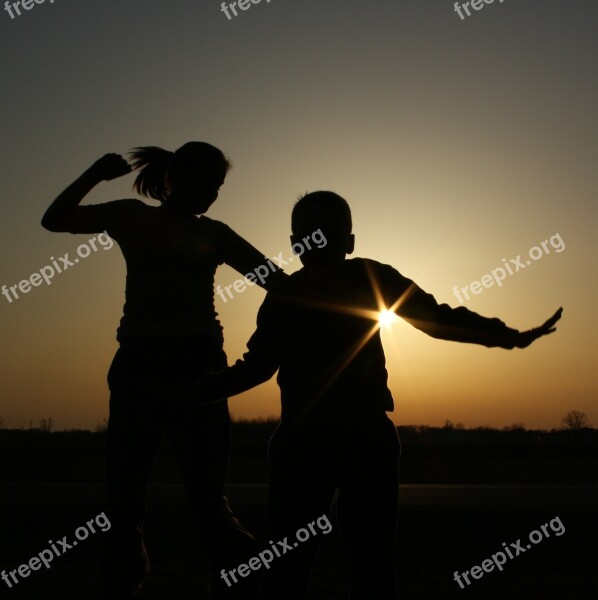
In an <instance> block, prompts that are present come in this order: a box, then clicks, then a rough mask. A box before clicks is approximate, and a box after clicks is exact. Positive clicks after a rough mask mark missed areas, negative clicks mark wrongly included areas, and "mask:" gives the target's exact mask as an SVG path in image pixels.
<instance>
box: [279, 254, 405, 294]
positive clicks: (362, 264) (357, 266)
mask: <svg viewBox="0 0 598 600" xmlns="http://www.w3.org/2000/svg"><path fill="white" fill-rule="evenodd" d="M338 274H339V275H340V279H342V280H344V281H345V282H354V283H355V284H358V283H359V282H361V281H364V282H370V281H371V278H372V277H374V278H375V279H382V280H388V279H389V278H395V277H403V276H402V275H401V274H400V273H399V272H398V271H397V269H395V268H394V267H393V266H391V265H387V264H384V263H381V262H379V261H377V260H373V259H371V258H362V257H357V258H348V259H346V260H344V261H343V262H342V263H341V264H340V265H339V267H338ZM310 281H311V275H310V272H309V270H308V269H306V268H305V267H303V268H302V269H299V271H295V272H294V273H291V274H290V275H289V276H288V277H285V278H284V279H282V280H281V281H280V282H279V283H278V284H277V285H276V288H275V291H276V292H278V293H280V294H283V295H284V294H293V293H295V292H297V291H301V290H303V289H305V287H306V286H307V287H309V283H310ZM273 291H274V290H273Z"/></svg>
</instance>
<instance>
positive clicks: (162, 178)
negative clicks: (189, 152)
mask: <svg viewBox="0 0 598 600" xmlns="http://www.w3.org/2000/svg"><path fill="white" fill-rule="evenodd" d="M129 154H130V156H131V159H132V160H131V162H132V165H133V169H135V170H139V173H138V174H137V177H136V178H135V183H134V184H133V188H134V189H135V190H136V191H137V192H138V193H139V194H141V195H142V196H146V197H149V198H154V199H155V200H159V201H160V202H165V201H166V200H168V190H167V187H166V174H167V173H168V169H169V167H170V165H171V163H172V159H173V158H174V152H170V151H169V150H164V149H163V148H158V147H157V146H142V147H139V148H133V150H132V151H131V152H130V153H129Z"/></svg>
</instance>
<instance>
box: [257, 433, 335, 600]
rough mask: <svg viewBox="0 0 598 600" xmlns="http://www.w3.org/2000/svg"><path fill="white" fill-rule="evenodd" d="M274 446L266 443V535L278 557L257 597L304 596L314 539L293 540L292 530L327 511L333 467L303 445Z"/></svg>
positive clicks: (332, 487) (316, 540) (294, 599)
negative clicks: (262, 591)
mask: <svg viewBox="0 0 598 600" xmlns="http://www.w3.org/2000/svg"><path fill="white" fill-rule="evenodd" d="M275 446H276V444H275V443H271V445H270V478H269V502H270V525H271V537H270V539H271V540H272V542H273V543H274V545H275V546H276V548H277V549H278V550H279V553H280V554H281V556H276V555H275V554H274V552H272V554H273V559H272V562H271V563H270V569H269V570H267V571H266V573H265V574H264V595H263V598H264V600H280V599H282V598H284V600H304V598H305V593H306V590H307V586H308V583H309V577H310V572H311V569H312V566H313V563H314V560H315V558H316V554H317V551H318V547H319V544H320V537H319V536H313V535H310V537H309V538H308V539H307V540H306V541H304V542H299V541H298V540H297V537H296V532H297V531H298V530H299V529H301V528H307V527H308V525H309V523H312V522H313V521H316V520H317V519H318V517H321V516H322V515H323V514H328V513H329V511H330V505H331V503H332V498H333V496H334V490H335V487H336V486H335V482H334V476H333V470H332V468H331V464H330V460H329V457H325V456H324V454H320V455H318V452H317V450H316V451H314V448H313V447H309V444H307V445H305V446H303V447H302V448H298V447H295V448H290V447H288V446H287V447H286V448H285V447H281V446H280V445H278V446H277V447H275ZM295 544H297V545H295ZM291 548H292V550H291ZM265 549H268V547H266V548H265Z"/></svg>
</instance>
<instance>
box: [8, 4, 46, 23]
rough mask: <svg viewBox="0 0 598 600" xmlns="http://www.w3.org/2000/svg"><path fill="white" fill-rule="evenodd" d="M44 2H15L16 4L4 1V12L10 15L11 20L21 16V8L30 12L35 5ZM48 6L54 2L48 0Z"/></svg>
mask: <svg viewBox="0 0 598 600" xmlns="http://www.w3.org/2000/svg"><path fill="white" fill-rule="evenodd" d="M44 2H45V0H17V1H16V2H9V1H8V0H6V2H5V3H4V10H5V11H6V12H7V13H8V14H9V15H10V18H11V19H14V18H15V15H16V16H17V17H20V16H21V14H22V13H21V10H20V9H21V8H22V9H23V10H31V9H32V8H33V7H34V6H35V5H36V4H43V3H44ZM50 4H54V0H50Z"/></svg>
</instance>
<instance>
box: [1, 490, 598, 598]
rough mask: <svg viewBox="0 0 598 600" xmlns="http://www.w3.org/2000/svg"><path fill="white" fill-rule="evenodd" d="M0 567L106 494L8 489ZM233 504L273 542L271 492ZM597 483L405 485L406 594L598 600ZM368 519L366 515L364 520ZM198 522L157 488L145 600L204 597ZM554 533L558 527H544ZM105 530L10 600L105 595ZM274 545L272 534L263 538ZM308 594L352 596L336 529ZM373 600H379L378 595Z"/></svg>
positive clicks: (242, 495)
mask: <svg viewBox="0 0 598 600" xmlns="http://www.w3.org/2000/svg"><path fill="white" fill-rule="evenodd" d="M0 492H1V493H2V496H1V498H2V500H0V509H1V514H2V535H1V539H2V545H1V551H0V565H1V566H2V568H3V569H9V570H12V569H14V568H17V567H18V565H19V564H21V563H23V562H26V561H28V560H29V558H31V557H32V556H33V555H34V554H36V553H38V552H39V551H41V550H43V549H44V548H46V547H47V546H48V543H47V542H48V540H49V539H52V540H57V539H61V538H62V536H63V535H65V534H68V535H69V538H72V537H73V533H74V530H75V529H76V528H77V527H78V526H80V525H82V524H84V523H85V522H86V521H88V520H89V519H91V518H93V517H95V516H96V515H97V514H98V513H99V512H101V510H102V506H101V504H100V503H99V502H98V500H97V498H98V496H101V487H99V486H95V485H93V486H90V485H76V486H73V485H48V484H46V485H38V484H12V485H6V484H5V485H1V486H0ZM231 497H232V499H233V502H234V505H235V508H236V510H237V512H238V513H239V515H240V516H241V517H242V519H243V520H244V521H245V522H246V524H247V525H248V526H249V527H250V528H251V529H253V530H254V532H255V533H256V534H258V535H259V536H260V537H261V538H264V537H265V536H266V535H267V519H266V506H265V502H264V500H265V488H264V487H263V486H233V487H232V489H231ZM597 499H598V487H597V486H579V487H556V486H555V487H521V486H420V485H417V486H409V485H406V486H405V487H404V488H403V492H402V496H401V508H400V515H401V520H400V529H399V535H398V542H399V553H398V569H399V577H400V598H401V599H405V600H421V599H424V598H425V599H427V598H441V599H447V598H448V599H452V598H455V599H456V598H459V599H465V598H470V599H476V600H477V599H479V600H482V599H484V600H486V599H487V600H492V599H495V598H496V599H498V598H501V599H503V598H509V599H513V600H519V599H521V600H524V599H525V600H533V599H538V600H540V599H542V600H544V599H554V600H557V599H558V600H561V599H562V600H574V599H588V600H590V599H592V600H593V599H595V598H596V596H597V591H598V572H597V571H598V570H597V567H598V560H597V559H598V550H597V549H596V542H595V536H596V533H598V527H597V525H598V514H597V511H596V505H597ZM557 516H558V517H560V519H561V522H562V523H563V525H564V527H565V533H564V534H563V535H561V536H560V537H556V536H555V535H554V533H552V535H551V536H550V537H549V538H545V539H543V540H542V541H541V542H540V543H539V544H538V545H537V546H533V547H532V548H531V549H530V550H528V551H526V553H525V554H524V555H521V556H518V557H515V558H513V559H511V560H508V561H507V563H506V564H505V566H504V570H503V571H502V572H497V571H496V569H495V570H494V571H493V572H491V573H486V574H484V576H483V577H482V578H481V579H479V580H474V581H473V582H472V584H471V585H470V586H469V587H467V588H466V589H464V590H461V589H460V587H459V586H458V584H457V583H456V582H455V581H454V580H453V572H454V571H455V570H459V571H460V572H463V571H465V570H466V569H470V568H471V567H472V566H474V565H480V564H481V562H482V561H483V560H484V559H486V558H489V557H490V556H491V555H492V554H493V553H495V552H498V551H499V550H501V549H502V542H506V543H507V544H509V543H510V542H514V541H516V540H517V539H519V538H521V539H522V542H523V543H524V545H525V543H526V542H527V536H528V534H529V532H530V531H532V530H534V529H539V528H540V526H541V525H542V524H544V523H548V522H549V520H550V519H553V518H555V517H557ZM364 519H367V515H364ZM191 521H192V519H191V515H190V513H189V511H188V508H187V506H186V502H185V497H184V492H183V490H182V488H181V487H180V486H178V485H162V486H154V487H152V489H151V491H150V502H149V515H148V520H147V536H146V539H147V546H148V551H149V553H150V556H151V561H152V574H151V576H150V578H149V579H148V581H147V584H146V586H145V588H144V590H143V591H142V592H141V593H140V594H139V595H138V598H139V600H158V599H168V600H171V599H180V600H186V599H194V600H200V599H202V598H207V595H206V592H205V575H206V573H205V563H204V561H203V558H202V556H201V553H200V552H199V550H198V549H197V546H196V544H195V539H194V535H193V528H192V527H191V526H190V522H191ZM548 531H549V532H551V529H548ZM100 535H102V534H101V533H97V534H95V535H94V536H90V538H88V540H86V541H83V542H80V543H79V545H78V546H77V548H73V549H72V550H70V551H68V552H67V553H66V554H64V555H63V556H61V557H60V558H56V559H54V562H53V563H52V566H51V568H50V569H49V570H46V569H45V568H42V570H40V571H36V572H33V573H32V574H31V575H30V576H29V577H28V578H27V579H24V580H22V581H20V583H19V584H18V585H15V586H13V588H12V589H8V587H7V586H6V584H4V583H3V582H1V581H0V584H1V587H0V589H1V590H2V591H1V597H2V598H14V599H17V598H19V599H20V598H26V599H32V600H33V599H35V600H38V599H41V598H44V599H46V598H47V599H54V598H56V599H58V598H60V599H62V600H71V599H73V600H79V599H90V600H95V599H96V598H99V596H98V594H97V591H96V590H95V587H96V583H97V581H96V572H95V563H94V558H95V552H96V544H97V540H98V537H99V536H100ZM266 539H268V538H266ZM322 539H323V540H325V543H324V545H323V547H322V552H321V555H320V560H319V563H318V567H317V572H316V574H315V577H314V582H313V586H312V587H313V590H312V598H314V599H318V600H325V599H326V600H333V599H334V600H336V599H338V600H340V599H344V598H348V596H347V573H348V571H347V557H346V553H345V551H344V548H343V546H342V542H341V541H340V539H339V538H338V537H337V536H336V535H334V529H333V532H332V533H331V534H330V535H328V536H326V537H324V536H323V538H322ZM374 600H375V599H374Z"/></svg>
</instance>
